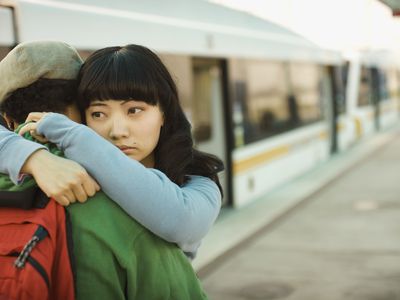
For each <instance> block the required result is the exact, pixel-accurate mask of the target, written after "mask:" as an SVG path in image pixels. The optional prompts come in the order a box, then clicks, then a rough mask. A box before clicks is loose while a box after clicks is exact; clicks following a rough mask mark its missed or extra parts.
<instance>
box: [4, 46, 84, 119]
mask: <svg viewBox="0 0 400 300" xmlns="http://www.w3.org/2000/svg"><path fill="white" fill-rule="evenodd" d="M81 65H82V59H81V57H80V56H79V54H78V53H77V51H76V50H75V49H74V48H73V47H71V46H69V45H68V44H66V43H63V42H57V41H41V42H28V43H22V44H19V45H18V46H17V47H15V48H14V49H13V50H12V51H10V52H9V53H8V54H7V56H6V57H5V58H4V59H3V60H2V61H1V62H0V78H2V80H0V111H1V112H2V113H3V114H4V115H5V116H6V118H11V119H12V120H13V121H15V122H17V123H22V122H24V120H25V119H26V117H27V116H28V114H29V113H30V112H33V111H40V112H43V111H51V112H59V113H64V112H66V110H67V108H68V107H69V106H70V105H72V104H74V103H75V101H76V91H77V80H76V78H77V76H78V72H79V69H80V67H81ZM3 78H6V79H7V80H3Z"/></svg>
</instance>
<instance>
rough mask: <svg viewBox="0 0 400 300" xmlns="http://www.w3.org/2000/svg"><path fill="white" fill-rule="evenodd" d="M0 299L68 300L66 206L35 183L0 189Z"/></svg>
mask: <svg viewBox="0 0 400 300" xmlns="http://www.w3.org/2000/svg"><path fill="white" fill-rule="evenodd" d="M0 207H1V208H0V300H36V299H41V300H53V299H54V300H59V299H62V300H73V299H75V284H74V282H75V275H74V267H73V261H74V260H73V257H72V253H73V252H72V235H71V226H70V224H69V218H68V215H67V211H66V210H65V208H64V207H62V206H61V205H58V204H57V203H56V202H55V201H54V200H49V199H48V198H47V197H46V195H44V194H43V192H41V191H40V190H39V189H38V188H37V187H36V186H35V187H32V188H30V189H28V190H24V191H12V192H11V191H0Z"/></svg>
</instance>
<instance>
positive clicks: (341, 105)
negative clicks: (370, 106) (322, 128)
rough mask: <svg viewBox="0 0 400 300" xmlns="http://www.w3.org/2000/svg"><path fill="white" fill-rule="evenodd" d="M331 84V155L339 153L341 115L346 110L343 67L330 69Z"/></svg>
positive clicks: (331, 67)
mask: <svg viewBox="0 0 400 300" xmlns="http://www.w3.org/2000/svg"><path fill="white" fill-rule="evenodd" d="M328 70H329V77H330V82H331V84H330V85H331V89H330V90H331V97H330V98H331V99H330V102H331V105H330V106H331V112H330V114H331V122H330V123H331V125H330V127H331V130H330V131H331V153H332V154H334V153H336V152H338V148H339V141H338V140H339V129H340V128H339V127H340V126H339V115H340V114H341V113H343V111H344V109H345V105H346V104H345V94H344V93H345V87H344V79H343V68H342V66H330V67H328Z"/></svg>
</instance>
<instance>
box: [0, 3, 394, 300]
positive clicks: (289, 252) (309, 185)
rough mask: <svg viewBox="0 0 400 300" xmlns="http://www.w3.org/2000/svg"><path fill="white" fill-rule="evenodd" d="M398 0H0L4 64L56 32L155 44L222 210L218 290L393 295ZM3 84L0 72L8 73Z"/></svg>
mask: <svg viewBox="0 0 400 300" xmlns="http://www.w3.org/2000/svg"><path fill="white" fill-rule="evenodd" d="M398 15H400V1H399V0H382V1H378V0H351V1H349V0H336V1H332V0H301V1H298V0H297V1H296V0H264V1H261V0H246V1H240V0H212V1H211V0H210V1H205V0H204V1H202V0H166V1H162V0H148V1H132V0H131V1H128V0H114V1H108V0H97V1H92V0H64V1H58V0H0V59H2V58H3V57H4V56H5V55H6V54H7V53H8V51H10V50H11V49H12V48H13V47H14V46H15V45H16V44H18V43H20V42H26V41H33V40H61V41H65V42H67V43H69V44H71V45H73V46H74V47H76V48H77V49H78V50H79V52H80V54H81V55H82V57H83V58H86V57H87V56H88V55H90V53H92V52H93V51H95V50H97V49H99V48H102V47H106V46H112V45H125V44H129V43H135V44H142V45H145V46H147V47H149V48H151V49H152V50H154V51H156V52H157V53H158V54H159V55H160V57H161V58H162V60H163V61H164V63H165V64H166V65H167V67H168V68H169V70H170V72H171V73H172V74H173V77H174V79H175V81H176V83H177V86H178V89H179V94H180V99H181V102H182V104H183V107H184V110H185V113H186V115H187V117H188V118H189V120H190V122H191V124H192V126H193V135H194V138H195V142H196V147H197V148H198V149H200V150H204V151H207V152H211V153H213V154H215V155H217V156H219V157H220V158H221V159H223V161H224V163H225V166H226V169H225V171H224V172H223V173H222V174H221V176H220V179H221V183H222V185H223V189H224V193H225V196H224V200H223V209H222V212H221V215H220V217H219V219H218V220H217V222H216V224H215V226H214V228H213V230H212V231H211V232H210V234H209V235H208V236H207V237H206V239H205V240H204V243H203V245H202V247H201V248H200V251H199V255H198V257H197V258H196V259H195V260H194V262H193V265H194V267H195V269H196V271H198V274H199V276H200V278H201V280H202V281H203V283H204V286H205V288H206V290H207V292H208V293H209V295H210V298H211V299H311V300H313V299H323V300H326V299H389V300H392V299H393V300H394V299H400V288H399V287H398V286H397V285H398V281H399V279H400V263H399V262H400V260H399V255H400V248H399V247H400V242H399V239H398V236H399V233H400V227H399V225H398V222H397V220H399V217H400V211H399V208H400V206H399V199H398V195H399V192H400V188H399V185H398V180H397V179H398V178H399V175H398V174H397V172H398V171H397V170H399V169H398V168H397V165H396V164H399V163H398V161H399V158H400V154H399V151H397V150H400V144H399V142H398V134H399V133H398V132H399V112H400V21H399V20H400V19H399V17H397V16H398ZM1 80H6V79H4V78H1Z"/></svg>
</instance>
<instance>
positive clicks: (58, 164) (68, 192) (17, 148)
mask: <svg viewBox="0 0 400 300" xmlns="http://www.w3.org/2000/svg"><path fill="white" fill-rule="evenodd" d="M46 149H47V148H46V147H45V146H43V145H41V144H38V143H35V142H31V141H28V140H26V139H24V138H23V137H21V136H19V135H17V134H15V133H14V132H12V131H9V130H7V129H6V128H4V127H2V126H0V173H4V174H9V176H10V178H11V180H12V181H13V182H14V184H19V183H20V180H19V179H20V177H21V176H20V174H21V173H25V174H30V175H32V176H33V177H34V178H35V180H36V182H37V184H38V185H39V187H40V188H41V189H42V191H43V192H44V193H45V194H46V195H47V196H48V197H51V198H53V199H54V200H56V201H57V202H58V203H60V204H61V205H68V204H70V203H72V202H75V201H76V200H78V201H80V202H84V201H86V199H87V197H88V196H93V195H94V194H95V193H96V191H98V190H100V187H99V186H98V184H97V183H96V182H95V181H94V180H93V178H91V177H90V175H89V174H88V173H87V172H86V170H85V169H84V168H83V167H82V166H80V165H79V164H78V163H76V162H74V161H71V160H67V159H64V158H61V157H58V156H55V155H53V154H51V153H50V152H48V151H47V150H46Z"/></svg>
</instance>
